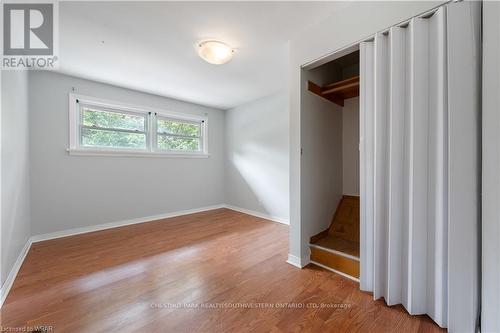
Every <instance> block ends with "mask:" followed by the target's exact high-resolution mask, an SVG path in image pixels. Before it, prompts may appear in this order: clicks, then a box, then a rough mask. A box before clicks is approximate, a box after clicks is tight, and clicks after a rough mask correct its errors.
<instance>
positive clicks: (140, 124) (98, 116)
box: [83, 108, 145, 132]
mask: <svg viewBox="0 0 500 333" xmlns="http://www.w3.org/2000/svg"><path fill="white" fill-rule="evenodd" d="M144 120H145V118H144V117H143V116H136V115H131V114H126V113H119V112H109V111H97V110H92V109H88V108H83V125H85V126H91V127H104V128H116V129H124V130H131V131H141V132H143V131H144V123H145V121H144Z"/></svg>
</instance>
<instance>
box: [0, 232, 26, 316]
mask: <svg viewBox="0 0 500 333" xmlns="http://www.w3.org/2000/svg"><path fill="white" fill-rule="evenodd" d="M31 244H32V237H30V238H28V240H27V241H26V244H24V247H23V249H22V250H21V253H19V256H18V257H17V260H16V262H15V263H14V266H13V267H12V269H11V270H10V272H9V276H7V279H6V280H5V282H4V283H3V285H2V287H1V288H0V308H2V306H3V302H5V299H6V298H7V295H9V292H10V288H12V285H13V284H14V280H15V279H16V276H17V273H19V270H20V269H21V266H22V265H23V262H24V259H26V255H27V254H28V251H29V249H30V248H31Z"/></svg>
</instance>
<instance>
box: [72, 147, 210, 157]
mask: <svg viewBox="0 0 500 333" xmlns="http://www.w3.org/2000/svg"><path fill="white" fill-rule="evenodd" d="M66 151H67V152H68V154H69V155H71V156H114V157H161V158H209V157H210V154H204V153H169V152H151V151H133V150H132V151H127V150H123V151H122V150H104V149H66Z"/></svg>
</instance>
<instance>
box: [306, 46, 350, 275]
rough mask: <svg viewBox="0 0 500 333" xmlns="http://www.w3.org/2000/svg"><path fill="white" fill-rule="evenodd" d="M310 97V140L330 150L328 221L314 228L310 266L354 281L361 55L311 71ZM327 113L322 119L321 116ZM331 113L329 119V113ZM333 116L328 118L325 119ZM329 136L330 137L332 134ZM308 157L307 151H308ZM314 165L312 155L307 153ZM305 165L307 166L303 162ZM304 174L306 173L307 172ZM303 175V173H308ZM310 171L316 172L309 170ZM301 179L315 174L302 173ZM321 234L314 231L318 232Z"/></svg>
mask: <svg viewBox="0 0 500 333" xmlns="http://www.w3.org/2000/svg"><path fill="white" fill-rule="evenodd" d="M309 74H310V75H309V78H308V80H307V93H308V94H309V96H308V97H309V98H312V99H317V101H315V102H316V103H318V104H317V105H318V108H315V110H312V109H311V110H310V111H311V113H316V116H317V118H320V119H324V121H323V122H322V123H320V122H317V119H314V120H312V119H311V122H308V124H309V125H311V124H315V127H316V131H315V133H310V135H311V140H312V141H313V142H314V141H322V142H323V143H322V144H325V141H326V142H327V143H326V145H329V147H327V149H326V151H325V152H324V153H325V154H328V157H327V158H325V159H324V160H323V162H324V163H325V165H324V166H325V168H324V169H323V170H321V171H320V172H319V173H321V172H323V173H324V175H323V176H324V184H323V185H319V184H318V185H319V187H321V188H322V190H323V191H324V193H325V196H324V197H323V198H322V199H321V200H324V201H325V208H324V209H325V212H324V214H323V215H324V216H326V220H325V221H324V222H323V223H318V226H317V229H316V230H315V232H314V234H313V236H312V237H311V238H310V241H309V247H310V251H311V256H310V261H311V263H313V264H315V265H318V266H321V267H323V268H326V269H329V270H332V271H334V272H336V273H338V274H341V275H343V276H346V277H348V278H350V279H353V280H355V281H359V274H360V155H359V142H360V131H359V128H360V126H359V121H360V118H359V115H360V112H359V83H360V76H359V75H360V70H359V50H357V49H354V50H353V51H352V52H349V53H347V54H344V55H342V56H341V57H338V58H336V59H334V60H331V61H328V62H326V63H324V64H322V65H320V66H318V67H316V68H314V69H312V70H310V73H309ZM325 113H326V115H325ZM328 113H330V114H328ZM329 116H332V117H329ZM332 132H333V133H332ZM306 153H308V152H306ZM308 157H310V161H313V160H315V156H314V154H307V155H306V156H305V157H304V158H308ZM306 163H307V162H306ZM306 170H307V169H306ZM306 172H307V171H306ZM309 172H316V173H317V172H318V170H314V169H310V171H309ZM303 176H304V177H305V178H304V180H305V179H307V178H309V177H311V176H312V177H314V175H311V174H306V173H304V174H303ZM320 228H321V230H318V229H320Z"/></svg>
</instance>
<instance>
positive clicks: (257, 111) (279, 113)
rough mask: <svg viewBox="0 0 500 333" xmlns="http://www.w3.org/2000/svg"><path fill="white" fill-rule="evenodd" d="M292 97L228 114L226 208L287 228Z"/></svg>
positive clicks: (260, 102)
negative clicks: (264, 217)
mask: <svg viewBox="0 0 500 333" xmlns="http://www.w3.org/2000/svg"><path fill="white" fill-rule="evenodd" d="M288 115H289V114H288V95H287V94H286V93H278V94H274V95H271V96H268V97H265V98H262V99H259V100H256V101H253V102H250V103H247V104H244V105H241V106H239V107H237V108H234V109H231V110H228V111H226V126H225V128H226V180H225V201H226V204H229V205H232V206H236V207H239V208H243V209H247V210H251V211H255V212H258V213H261V214H264V215H269V216H271V217H273V218H276V219H279V220H282V221H286V222H288V218H289V190H288V181H289V179H288V178H289V177H288V166H289V162H288V161H289V155H288V150H289V145H288Z"/></svg>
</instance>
